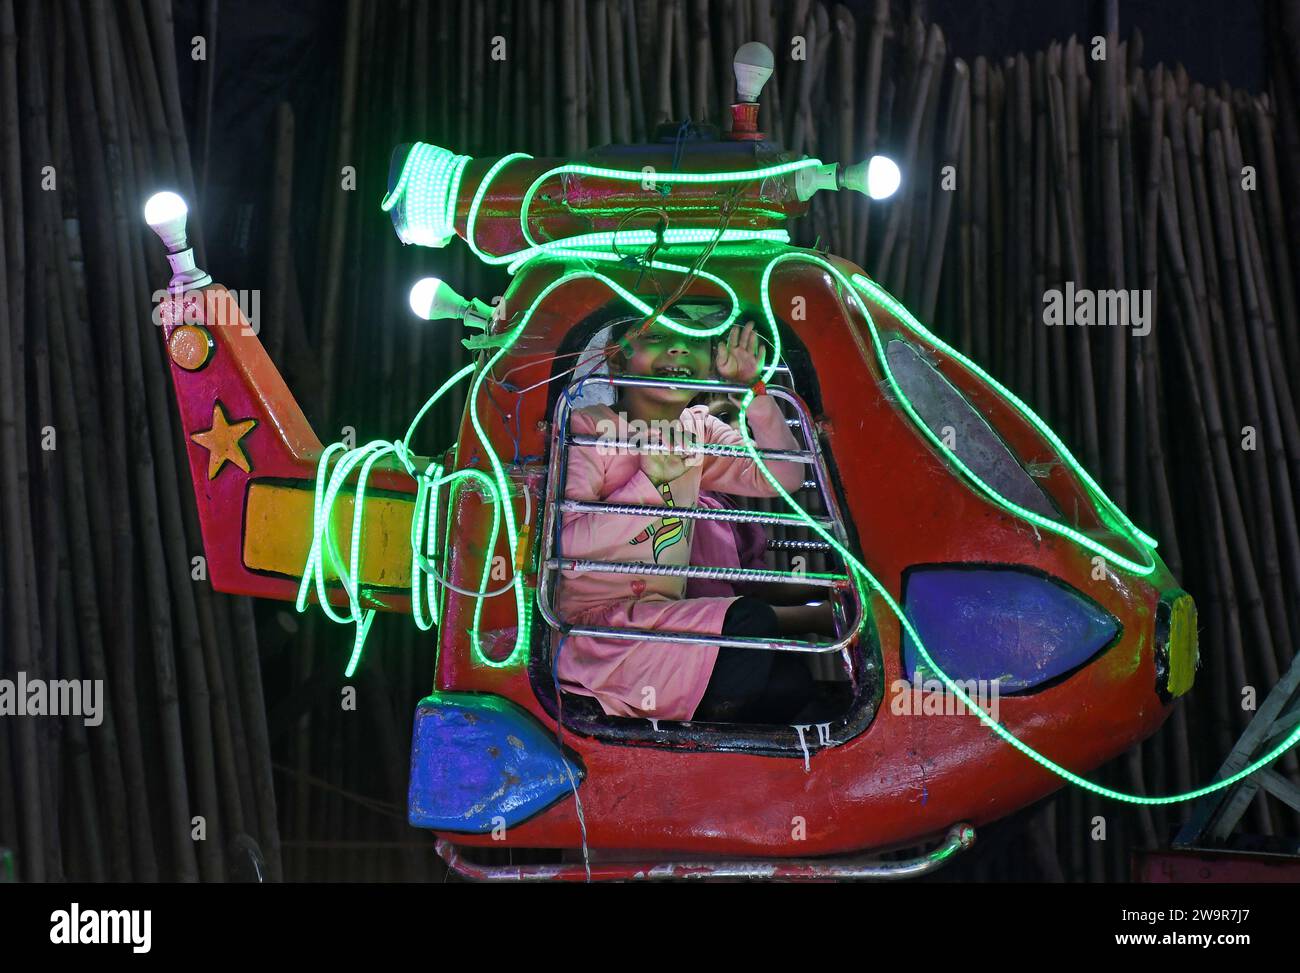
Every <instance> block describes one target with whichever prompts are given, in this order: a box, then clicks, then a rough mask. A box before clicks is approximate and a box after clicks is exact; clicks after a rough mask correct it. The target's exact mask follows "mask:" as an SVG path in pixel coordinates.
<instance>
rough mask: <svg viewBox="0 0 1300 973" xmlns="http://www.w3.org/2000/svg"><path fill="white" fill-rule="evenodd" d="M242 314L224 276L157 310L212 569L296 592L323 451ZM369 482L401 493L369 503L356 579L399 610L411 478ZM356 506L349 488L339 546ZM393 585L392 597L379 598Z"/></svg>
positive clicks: (219, 582) (219, 577) (231, 586)
mask: <svg viewBox="0 0 1300 973" xmlns="http://www.w3.org/2000/svg"><path fill="white" fill-rule="evenodd" d="M251 316H252V317H254V319H255V317H256V315H251ZM249 318H250V315H249V314H248V313H246V309H245V308H243V307H241V304H240V300H239V299H238V298H237V297H236V295H235V294H234V293H232V292H231V291H229V290H227V289H226V288H225V287H223V286H221V285H220V284H210V285H208V286H206V287H203V288H202V289H200V290H190V291H187V292H185V293H183V294H171V295H169V296H168V297H167V298H166V299H164V300H163V301H162V302H161V303H160V304H159V305H158V309H157V311H156V312H155V323H156V324H157V325H159V327H160V328H161V331H162V336H163V341H164V344H165V348H166V352H167V357H168V359H169V362H170V365H171V373H172V384H173V388H174V389H175V392H176V402H177V406H178V409H179V412H180V419H181V427H182V430H183V434H184V438H185V447H186V453H187V455H188V458H189V464H190V477H191V479H192V481H193V484H194V493H195V497H196V499H197V501H198V511H199V523H200V527H201V529H202V534H203V547H204V553H205V558H206V565H205V569H206V572H207V576H208V578H209V580H210V581H211V583H212V586H213V587H214V588H215V589H217V590H218V591H224V592H228V593H231V594H243V595H254V596H256V597H260V598H274V599H279V600H290V601H291V600H293V599H294V598H296V596H297V593H298V588H299V585H300V583H301V578H302V573H303V569H304V565H305V564H306V562H307V559H308V554H309V551H310V549H311V543H312V533H313V526H314V524H313V511H314V490H315V478H316V466H317V462H318V460H319V459H320V457H321V454H322V452H323V449H322V446H321V442H320V440H319V439H318V438H317V437H316V434H315V433H314V432H313V431H312V428H311V424H310V423H309V422H308V421H307V417H306V416H305V415H304V414H303V411H302V409H301V408H300V407H299V405H298V402H297V400H296V399H295V398H294V396H293V393H292V392H290V390H289V388H288V386H287V385H286V384H285V381H284V378H283V377H282V376H281V375H280V373H279V371H278V370H277V369H276V367H275V365H274V363H273V362H272V361H271V359H270V356H268V355H267V353H266V349H265V348H264V347H263V346H262V343H261V341H260V340H259V339H258V337H257V329H256V328H255V327H254V326H253V325H252V324H250V322H249ZM374 480H375V485H376V486H380V487H383V488H385V490H386V491H395V492H396V493H397V494H398V496H396V497H395V496H393V495H392V493H389V495H387V496H379V495H374V496H371V497H368V498H367V499H366V501H365V503H366V511H365V514H366V517H365V520H366V532H367V536H368V541H367V544H366V559H365V563H364V564H363V565H362V571H361V578H360V580H361V581H362V583H363V585H365V586H366V587H367V590H368V591H373V592H374V594H373V595H372V596H371V599H370V600H373V601H374V605H373V607H376V608H388V609H394V610H399V611H400V610H403V609H404V604H403V599H402V596H401V595H400V594H398V592H400V591H402V590H403V589H404V588H407V587H408V586H409V584H410V563H411V554H410V524H411V516H412V513H413V510H414V504H413V502H412V501H411V500H408V499H405V498H404V497H402V496H400V494H403V493H408V494H409V493H411V492H412V491H413V490H414V482H413V481H412V480H411V479H410V477H407V476H406V475H405V474H400V475H399V474H398V473H397V472H387V473H381V472H380V471H378V470H376V471H375V477H374ZM352 511H353V507H352V498H350V497H342V498H340V502H339V503H337V504H336V505H335V508H334V516H335V534H336V536H337V537H338V538H339V539H340V541H341V542H342V543H343V544H344V545H347V544H348V542H349V540H350V532H351V524H352ZM197 569H198V565H196V570H197ZM335 587H337V586H335ZM389 590H391V591H392V592H393V593H394V594H393V597H392V598H388V597H384V594H385V592H387V591H389ZM335 594H337V595H338V598H339V600H340V602H342V601H343V600H345V598H344V595H343V592H342V591H341V589H340V590H337V591H336V592H335V591H332V592H331V601H333V600H334V595H335Z"/></svg>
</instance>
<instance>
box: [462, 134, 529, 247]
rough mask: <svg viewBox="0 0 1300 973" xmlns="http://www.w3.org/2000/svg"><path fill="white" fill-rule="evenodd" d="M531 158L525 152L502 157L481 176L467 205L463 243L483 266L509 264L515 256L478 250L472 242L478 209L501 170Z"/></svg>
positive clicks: (476, 245)
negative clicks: (496, 255) (476, 188)
mask: <svg viewBox="0 0 1300 973" xmlns="http://www.w3.org/2000/svg"><path fill="white" fill-rule="evenodd" d="M531 158H532V156H531V155H529V154H528V153H527V152H512V153H510V155H503V156H502V157H501V158H500V159H498V160H497V161H496V164H495V165H493V166H492V168H491V169H489V170H488V171H487V174H486V175H484V176H483V181H482V182H480V183H479V186H478V191H477V192H476V193H474V198H473V200H471V201H470V204H469V219H468V220H467V221H466V223H465V242H466V243H467V244H468V245H469V248H470V250H471V251H472V252H473V254H474V256H476V257H478V258H479V260H482V261H483V262H484V263H485V264H504V263H509V262H510V261H511V260H512V259H513V258H514V256H515V254H506V255H504V256H501V257H494V256H493V255H492V254H490V253H487V252H485V251H483V250H480V249H479V247H478V244H476V243H475V242H474V226H475V224H476V223H478V211H479V207H480V206H482V205H483V200H484V199H485V198H486V197H487V192H488V187H489V186H491V185H492V180H493V179H495V178H496V177H497V173H499V172H500V171H501V170H502V169H504V168H505V167H506V166H508V165H509V164H510V163H512V162H514V161H515V160H516V159H531Z"/></svg>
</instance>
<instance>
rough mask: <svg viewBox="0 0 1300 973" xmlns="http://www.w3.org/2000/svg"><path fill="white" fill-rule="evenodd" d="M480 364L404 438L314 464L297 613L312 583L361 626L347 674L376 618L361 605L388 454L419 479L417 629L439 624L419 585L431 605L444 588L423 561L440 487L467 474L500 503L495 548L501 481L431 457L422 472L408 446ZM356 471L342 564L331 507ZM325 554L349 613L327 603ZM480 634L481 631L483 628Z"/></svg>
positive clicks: (430, 547)
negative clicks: (370, 510)
mask: <svg viewBox="0 0 1300 973" xmlns="http://www.w3.org/2000/svg"><path fill="white" fill-rule="evenodd" d="M475 367H476V366H475V365H472V364H471V365H466V366H465V367H464V368H462V369H461V370H460V371H458V372H457V373H456V374H454V375H453V376H451V378H449V379H447V381H445V382H444V383H443V384H442V386H441V387H439V388H438V390H437V391H436V392H434V393H433V395H431V396H430V397H429V398H428V399H427V400H426V401H425V403H424V405H423V406H422V407H421V408H420V410H419V412H417V413H416V415H415V418H414V419H413V420H412V421H411V424H410V426H409V427H408V428H407V430H406V436H405V437H404V438H402V439H399V440H397V441H396V442H392V443H389V442H385V441H383V440H374V441H372V442H369V443H366V444H365V445H364V446H360V447H357V448H356V449H351V450H349V449H348V448H347V447H346V446H344V445H343V444H342V443H333V444H332V445H330V446H329V447H327V448H326V449H325V451H324V452H323V453H322V454H321V457H320V460H319V462H318V464H317V467H316V489H315V495H314V501H313V510H312V542H311V548H310V550H309V552H308V555H307V563H306V565H305V566H304V568H303V576H302V581H301V583H300V584H299V587H298V597H297V601H296V603H295V604H296V608H297V610H298V611H300V612H303V611H306V609H307V601H308V596H309V594H310V592H311V590H312V587H313V582H314V585H315V589H316V598H317V601H318V602H319V603H320V606H321V609H322V610H323V611H324V612H325V614H326V616H327V617H328V618H329V619H330V620H331V621H334V622H338V623H340V624H352V625H354V626H355V633H354V636H353V642H352V654H351V657H350V658H349V660H348V664H347V667H346V670H345V674H346V675H347V676H349V677H350V676H351V675H352V674H353V673H354V672H355V671H356V668H357V665H358V663H359V662H360V661H361V653H362V649H363V648H364V646H365V642H366V637H367V635H368V634H369V632H370V625H371V623H372V622H373V621H374V615H375V610H374V609H373V608H363V607H362V606H361V580H360V579H361V533H362V526H363V521H364V514H365V506H366V504H365V499H366V489H367V484H368V482H369V477H370V471H371V469H372V468H373V467H374V465H375V464H376V463H377V462H378V461H379V460H381V459H383V458H385V457H388V456H393V457H395V458H396V459H397V460H398V462H400V463H401V464H402V465H403V466H404V467H405V469H406V471H407V472H408V473H409V474H410V475H411V476H413V477H415V479H416V498H415V512H414V514H413V515H412V518H411V552H412V562H411V610H412V615H413V616H414V618H415V623H416V626H417V627H418V628H420V629H421V630H422V631H428V630H429V628H431V627H432V625H433V623H434V622H433V619H432V618H429V617H428V616H426V615H425V613H424V610H423V607H422V604H421V585H423V586H424V603H425V604H427V605H432V603H433V601H434V598H435V597H436V595H437V593H438V592H437V590H436V588H435V581H436V579H435V578H434V577H433V576H432V575H431V574H430V573H429V572H428V571H426V570H425V569H424V565H425V564H428V563H429V559H431V558H432V557H434V556H435V555H436V553H437V549H436V546H435V538H434V536H433V532H431V531H429V530H428V524H429V522H430V520H432V522H433V524H435V525H436V524H437V509H438V490H439V488H440V487H441V486H443V485H444V484H455V483H458V482H459V481H461V480H473V481H476V482H478V483H480V484H481V486H482V487H483V489H484V490H485V492H486V493H487V494H488V497H489V498H490V501H491V502H492V503H493V505H494V518H493V525H492V543H491V547H490V548H489V549H492V548H494V547H495V544H496V537H497V534H498V531H499V529H500V522H501V516H502V508H503V507H505V506H507V505H506V504H503V503H501V502H500V499H501V496H502V494H501V493H500V484H499V481H496V480H493V479H492V478H491V477H489V476H488V475H487V474H485V473H483V472H482V471H481V470H457V471H455V472H453V473H450V474H446V473H444V471H443V467H442V466H441V465H440V464H438V463H431V464H430V465H429V466H428V468H427V469H425V471H424V472H423V473H419V472H417V471H416V469H415V466H414V462H413V461H412V459H411V456H410V449H409V443H410V441H411V439H412V437H413V436H414V435H415V430H416V428H417V426H418V425H419V423H420V421H421V420H422V419H423V418H424V416H425V415H426V414H427V413H428V411H429V409H430V408H432V407H433V405H434V403H435V402H437V401H438V400H439V399H440V398H441V397H442V396H443V395H444V394H445V393H446V392H447V390H448V389H450V388H451V387H452V386H453V385H455V384H456V383H457V382H459V381H460V380H461V379H462V378H464V377H465V376H467V375H468V374H470V373H471V372H473V371H474V370H475ZM339 454H341V455H339ZM335 455H339V459H338V462H337V463H335V464H334V465H333V468H332V469H331V466H330V463H331V460H332V459H333V457H334V456H335ZM354 470H356V471H357V473H356V487H355V489H354V494H353V511H352V535H351V543H350V549H349V552H348V558H347V561H346V562H344V560H343V559H342V558H341V556H340V554H339V551H338V544H337V540H336V538H335V536H334V517H333V512H334V508H335V505H336V503H337V502H338V498H339V497H340V496H341V495H342V493H343V492H344V489H345V487H346V485H347V481H348V480H349V479H350V478H351V477H352V474H353V471H354ZM430 495H432V500H430ZM450 502H451V500H450V495H449V503H450ZM448 530H449V531H450V523H449V524H448ZM444 543H445V542H444ZM422 554H423V556H424V558H425V560H424V562H423V563H421V555H422ZM327 559H328V569H329V570H332V571H333V573H334V574H335V576H336V577H337V578H338V580H339V582H340V583H341V584H342V586H343V590H344V592H345V594H346V595H347V598H348V613H347V614H346V615H345V614H341V613H339V612H337V611H336V610H335V609H334V607H333V605H331V604H330V602H329V596H328V590H327V586H326V580H325V579H326V574H327V565H326V561H327ZM489 576H490V563H489V562H485V563H484V567H483V573H482V576H481V578H480V580H479V598H478V601H477V604H478V606H479V608H481V606H482V599H483V597H485V595H486V592H487V583H488V579H489ZM438 610H439V613H441V604H439V609H438ZM475 637H477V630H476V632H475ZM476 649H477V646H476Z"/></svg>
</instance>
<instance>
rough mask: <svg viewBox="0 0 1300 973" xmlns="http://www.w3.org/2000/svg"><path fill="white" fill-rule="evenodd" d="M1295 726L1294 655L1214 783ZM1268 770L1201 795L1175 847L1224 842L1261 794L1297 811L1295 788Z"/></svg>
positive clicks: (1298, 680) (1299, 718)
mask: <svg viewBox="0 0 1300 973" xmlns="http://www.w3.org/2000/svg"><path fill="white" fill-rule="evenodd" d="M1297 724H1300V656H1296V658H1294V659H1293V660H1292V661H1291V666H1290V668H1289V669H1287V671H1286V674H1285V675H1283V676H1282V678H1281V679H1280V680H1278V683H1277V685H1276V686H1274V687H1273V689H1272V691H1271V692H1270V693H1269V694H1268V696H1266V697H1265V698H1264V703H1263V705H1261V706H1260V708H1259V710H1258V711H1257V712H1256V713H1255V715H1254V717H1252V718H1251V721H1250V723H1249V724H1247V726H1246V730H1245V732H1243V733H1242V735H1241V738H1240V739H1239V740H1238V741H1237V745H1236V746H1235V747H1233V748H1232V752H1231V753H1230V754H1228V758H1227V759H1226V760H1225V761H1224V762H1223V766H1222V767H1220V768H1219V773H1218V774H1217V775H1216V776H1215V780H1223V779H1224V778H1225V777H1230V776H1232V775H1233V774H1235V773H1237V772H1238V771H1239V770H1241V769H1242V768H1243V767H1246V766H1248V765H1249V764H1251V763H1252V762H1254V761H1255V760H1257V759H1259V758H1260V757H1262V756H1263V755H1264V754H1265V753H1267V752H1268V751H1269V750H1271V749H1272V748H1273V747H1275V746H1277V745H1278V744H1279V743H1281V742H1282V740H1283V739H1284V738H1285V737H1286V736H1288V735H1289V734H1290V733H1291V732H1292V731H1294V730H1295V728H1296V725H1297ZM1275 768H1276V764H1274V765H1273V766H1272V767H1264V768H1261V769H1260V770H1258V771H1256V772H1255V773H1253V774H1251V775H1250V776H1249V777H1246V778H1244V779H1242V780H1239V781H1238V782H1237V783H1235V784H1233V785H1232V786H1231V787H1225V788H1224V789H1223V790H1220V791H1215V792H1214V793H1213V794H1206V795H1205V796H1204V797H1202V798H1201V799H1200V800H1199V801H1197V802H1196V803H1195V804H1194V805H1193V806H1192V816H1191V817H1190V818H1189V819H1188V821H1187V823H1186V824H1184V825H1183V826H1182V828H1181V829H1179V831H1178V834H1177V836H1175V838H1174V841H1173V845H1174V847H1175V848H1196V847H1204V846H1205V845H1207V844H1213V843H1215V842H1222V841H1225V840H1227V838H1228V836H1229V835H1231V834H1232V831H1233V829H1234V828H1235V827H1236V826H1237V822H1239V821H1240V820H1241V817H1242V815H1243V814H1245V813H1246V809H1247V808H1248V807H1250V802H1251V801H1253V800H1254V799H1255V795H1257V794H1258V793H1259V792H1260V791H1261V790H1263V791H1265V792H1267V793H1269V794H1272V795H1273V796H1274V797H1276V798H1277V799H1278V800H1280V801H1282V802H1283V803H1285V804H1287V805H1289V806H1290V807H1292V808H1294V809H1295V810H1297V811H1300V787H1297V786H1296V784H1295V783H1294V782H1292V781H1290V780H1287V778H1285V777H1283V776H1282V775H1281V774H1280V773H1278V771H1277V770H1276V769H1275Z"/></svg>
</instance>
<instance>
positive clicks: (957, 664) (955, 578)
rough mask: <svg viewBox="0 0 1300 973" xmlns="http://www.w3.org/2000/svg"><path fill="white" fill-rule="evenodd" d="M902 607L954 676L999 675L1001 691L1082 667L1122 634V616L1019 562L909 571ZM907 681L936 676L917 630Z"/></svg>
mask: <svg viewBox="0 0 1300 973" xmlns="http://www.w3.org/2000/svg"><path fill="white" fill-rule="evenodd" d="M903 607H904V610H905V611H906V612H907V617H908V618H909V619H911V621H912V624H913V625H915V626H916V630H917V632H918V633H919V634H920V636H921V639H922V640H923V641H924V642H925V647H926V649H927V650H928V651H929V653H930V656H931V657H932V658H933V659H934V661H935V662H936V663H938V665H939V666H940V668H942V669H943V671H944V672H946V673H947V674H948V675H949V676H951V677H952V678H953V679H983V680H988V681H990V682H991V681H993V680H995V679H996V680H1000V681H999V683H998V690H999V692H1002V693H1010V692H1015V691H1017V690H1022V689H1031V688H1033V687H1034V686H1038V685H1041V684H1042V683H1045V682H1047V681H1048V680H1050V679H1054V678H1055V677H1057V676H1060V675H1063V674H1064V673H1067V672H1069V671H1070V670H1071V669H1074V668H1075V667H1076V666H1079V665H1082V664H1083V663H1084V662H1086V661H1088V659H1090V658H1092V656H1094V655H1096V654H1097V652H1099V651H1100V650H1101V649H1103V648H1105V647H1106V645H1108V644H1109V643H1110V642H1111V641H1112V640H1113V639H1114V638H1115V636H1116V635H1117V634H1119V630H1120V625H1119V621H1118V620H1117V619H1116V618H1115V617H1114V616H1113V615H1111V614H1110V613H1109V612H1107V611H1106V610H1105V609H1103V608H1102V607H1101V606H1100V605H1097V604H1096V603H1095V602H1093V601H1091V600H1090V599H1088V598H1085V597H1084V596H1083V595H1081V594H1080V593H1079V592H1077V591H1075V590H1074V589H1073V588H1070V587H1069V586H1067V585H1065V584H1064V583H1062V582H1059V581H1055V580H1053V579H1051V578H1047V577H1044V576H1043V575H1040V574H1036V573H1033V572H1030V571H1026V570H1023V569H1020V568H1014V567H987V568H985V567H958V566H951V565H949V566H944V567H922V568H913V569H912V570H911V571H909V572H908V575H907V582H906V587H905V590H904V593H903ZM903 663H904V668H905V671H906V673H907V678H908V679H913V678H914V677H915V674H916V670H917V669H918V668H919V669H920V670H921V672H920V674H919V678H920V679H921V680H925V679H929V678H935V676H934V673H933V672H932V671H930V670H929V668H928V667H926V666H925V665H924V663H923V661H922V659H921V654H920V652H918V651H917V648H916V643H915V642H914V641H913V640H912V637H911V636H910V635H905V636H904V639H903Z"/></svg>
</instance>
